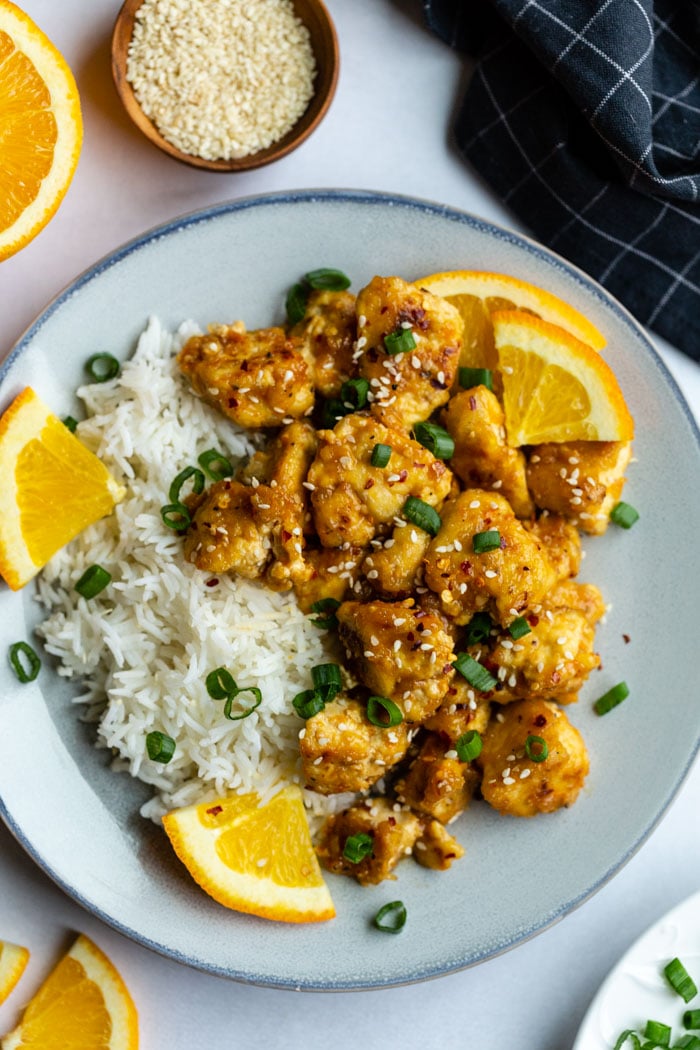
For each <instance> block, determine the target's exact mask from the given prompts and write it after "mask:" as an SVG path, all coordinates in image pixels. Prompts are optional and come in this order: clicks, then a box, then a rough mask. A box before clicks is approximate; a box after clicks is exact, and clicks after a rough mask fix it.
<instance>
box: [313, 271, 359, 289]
mask: <svg viewBox="0 0 700 1050" xmlns="http://www.w3.org/2000/svg"><path fill="white" fill-rule="evenodd" d="M305 279H306V281H307V282H308V283H309V284H310V285H311V287H312V288H320V289H322V290H323V291H326V292H344V291H345V289H346V288H349V287H350V285H351V284H352V281H351V280H350V278H349V277H348V275H347V274H345V273H343V271H342V270H333V269H330V268H329V267H321V268H320V269H318V270H309V272H308V273H307V274H305Z"/></svg>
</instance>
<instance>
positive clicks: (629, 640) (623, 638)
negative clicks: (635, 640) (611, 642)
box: [622, 634, 632, 645]
mask: <svg viewBox="0 0 700 1050" xmlns="http://www.w3.org/2000/svg"><path fill="white" fill-rule="evenodd" d="M622 640H623V642H624V643H625V645H629V644H630V642H631V641H632V639H631V638H630V636H629V635H628V634H623V636H622Z"/></svg>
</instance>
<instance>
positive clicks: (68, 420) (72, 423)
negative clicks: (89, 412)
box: [61, 416, 78, 434]
mask: <svg viewBox="0 0 700 1050" xmlns="http://www.w3.org/2000/svg"><path fill="white" fill-rule="evenodd" d="M61 422H62V423H63V425H64V427H67V428H68V429H69V430H70V432H71V434H75V432H76V430H77V429H78V420H77V419H74V418H73V416H64V417H63V419H62V420H61Z"/></svg>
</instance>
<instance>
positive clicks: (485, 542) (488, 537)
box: [472, 529, 501, 554]
mask: <svg viewBox="0 0 700 1050" xmlns="http://www.w3.org/2000/svg"><path fill="white" fill-rule="evenodd" d="M500 546H501V534H500V532H499V531H498V529H487V530H486V532H475V533H474V535H473V536H472V550H473V551H474V553H475V554H487V553H488V552H489V551H497V550H499V549H500Z"/></svg>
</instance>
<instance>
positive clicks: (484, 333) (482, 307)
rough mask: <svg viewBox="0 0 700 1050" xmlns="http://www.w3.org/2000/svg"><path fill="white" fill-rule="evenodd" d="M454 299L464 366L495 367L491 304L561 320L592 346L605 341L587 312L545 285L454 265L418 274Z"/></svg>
mask: <svg viewBox="0 0 700 1050" xmlns="http://www.w3.org/2000/svg"><path fill="white" fill-rule="evenodd" d="M415 283H416V284H417V285H418V286H419V287H421V288H427V289H428V291H429V292H432V293H433V294H434V295H440V296H442V298H443V299H447V300H448V302H450V303H452V305H453V306H455V307H456V308H457V309H458V310H459V312H460V313H461V315H462V317H463V319H464V339H463V344H462V354H461V357H460V362H459V363H460V365H463V366H465V367H468V368H491V369H494V368H495V367H496V357H495V349H494V344H493V327H492V324H491V315H492V314H493V313H494V311H495V310H527V311H528V312H529V313H532V314H534V315H535V316H536V317H541V318H542V319H543V320H545V321H549V322H551V323H552V324H557V325H560V326H561V327H562V328H565V329H566V330H567V331H568V332H570V333H571V334H572V335H574V336H576V338H577V339H580V340H581V342H583V343H588V345H589V346H592V347H593V348H594V349H595V350H602V349H603V347H604V346H605V336H603V334H602V333H601V332H600V331H599V330H598V329H597V328H596V326H595V325H594V324H592V323H591V322H590V321H589V320H588V318H587V317H584V315H583V314H582V313H580V312H579V311H578V310H575V309H574V307H573V306H569V304H568V303H566V302H564V300H563V299H559V298H558V297H557V296H556V295H552V293H551V292H547V291H545V289H544V288H538V287H537V285H534V284H529V283H528V282H527V281H521V280H520V279H519V278H517V277H510V276H509V275H508V274H504V273H489V272H487V271H485V270H452V271H449V272H447V273H434V274H431V275H430V276H429V277H421V278H420V280H418V281H416V282H415Z"/></svg>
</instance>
